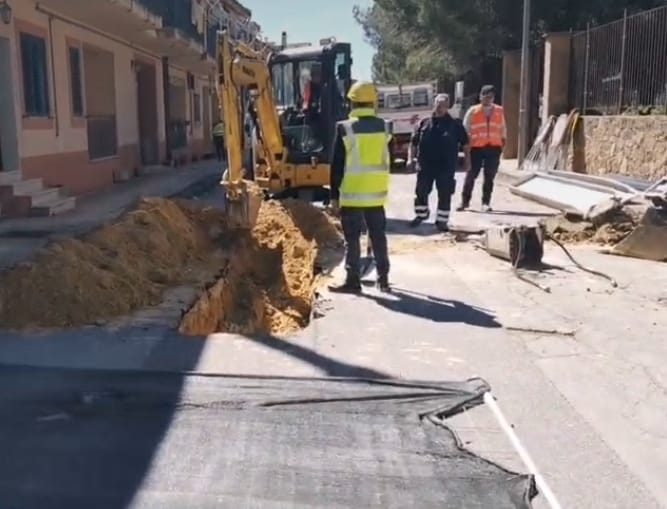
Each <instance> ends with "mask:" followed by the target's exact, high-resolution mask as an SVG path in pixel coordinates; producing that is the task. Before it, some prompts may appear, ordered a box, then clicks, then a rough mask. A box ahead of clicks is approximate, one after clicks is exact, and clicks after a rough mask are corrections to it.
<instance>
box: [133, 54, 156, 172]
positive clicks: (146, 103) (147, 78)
mask: <svg viewBox="0 0 667 509" xmlns="http://www.w3.org/2000/svg"><path fill="white" fill-rule="evenodd" d="M136 69H137V115H138V123H139V150H140V154H141V164H142V165H144V166H146V165H153V164H158V162H159V160H160V149H159V145H158V122H157V97H156V96H157V88H156V86H157V78H156V76H157V71H156V69H155V66H154V65H151V64H149V63H145V62H137V67H136Z"/></svg>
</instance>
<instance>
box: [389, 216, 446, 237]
mask: <svg viewBox="0 0 667 509" xmlns="http://www.w3.org/2000/svg"><path fill="white" fill-rule="evenodd" d="M410 221H411V219H398V218H395V217H388V218H387V230H386V231H387V234H389V235H416V236H420V237H430V236H434V235H442V233H441V232H439V231H438V230H436V228H435V225H434V224H433V223H432V222H430V223H428V222H426V223H423V224H421V225H419V226H418V227H416V228H413V227H411V226H410ZM431 221H432V220H431Z"/></svg>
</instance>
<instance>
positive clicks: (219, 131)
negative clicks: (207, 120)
mask: <svg viewBox="0 0 667 509" xmlns="http://www.w3.org/2000/svg"><path fill="white" fill-rule="evenodd" d="M224 135H225V126H224V124H223V123H222V122H218V123H217V124H215V126H214V127H213V136H224Z"/></svg>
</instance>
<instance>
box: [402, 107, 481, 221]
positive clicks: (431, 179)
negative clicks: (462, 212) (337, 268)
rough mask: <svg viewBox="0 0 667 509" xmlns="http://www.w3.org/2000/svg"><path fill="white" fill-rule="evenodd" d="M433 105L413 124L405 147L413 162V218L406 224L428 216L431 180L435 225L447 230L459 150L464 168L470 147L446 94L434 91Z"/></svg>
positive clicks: (468, 159)
mask: <svg viewBox="0 0 667 509" xmlns="http://www.w3.org/2000/svg"><path fill="white" fill-rule="evenodd" d="M433 106H434V108H433V114H432V115H431V116H430V117H429V118H425V119H423V120H422V121H421V122H420V123H419V124H418V125H417V127H416V129H415V131H414V133H413V134H412V139H411V140H410V146H409V147H408V161H410V162H411V164H416V165H417V185H416V188H415V201H414V207H415V218H414V219H413V220H412V222H411V223H410V226H412V227H413V228H415V227H417V226H419V225H420V224H422V223H423V222H424V221H426V220H427V219H428V217H429V206H428V197H429V195H430V194H431V191H432V190H433V184H434V183H435V186H436V188H437V190H438V211H437V213H436V218H435V226H436V228H437V229H438V230H439V231H441V232H448V231H449V214H450V211H451V207H452V195H453V194H454V192H455V191H456V167H457V165H458V157H459V150H460V149H462V150H463V152H464V154H465V167H466V170H467V168H468V167H469V166H470V147H469V140H468V133H466V130H465V128H464V127H463V123H462V122H461V121H460V120H458V119H455V118H453V117H452V116H451V115H450V114H449V96H448V95H447V94H438V95H437V96H436V97H435V101H434V105H433Z"/></svg>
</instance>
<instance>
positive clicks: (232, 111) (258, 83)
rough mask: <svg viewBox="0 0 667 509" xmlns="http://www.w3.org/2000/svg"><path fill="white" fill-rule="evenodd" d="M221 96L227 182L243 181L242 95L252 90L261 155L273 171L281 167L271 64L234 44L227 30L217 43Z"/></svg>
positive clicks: (221, 34)
mask: <svg viewBox="0 0 667 509" xmlns="http://www.w3.org/2000/svg"><path fill="white" fill-rule="evenodd" d="M218 76H219V79H218V96H219V98H220V107H221V110H222V111H221V113H222V118H223V120H224V125H225V136H226V138H227V147H228V152H229V154H228V155H229V157H228V159H229V160H228V180H229V183H230V184H232V185H236V184H238V183H239V182H241V181H242V180H243V176H244V173H245V171H244V170H247V169H248V168H244V167H243V124H244V118H245V112H244V111H243V106H242V100H241V99H242V96H243V94H244V91H245V90H250V93H251V97H253V102H254V107H255V112H256V114H257V126H258V128H259V133H260V136H261V138H262V147H263V149H264V153H263V154H262V156H263V158H264V160H265V161H266V164H267V166H268V168H269V170H270V169H275V168H276V167H277V166H278V165H280V164H281V162H282V160H283V157H284V153H285V147H284V145H283V137H282V131H281V127H280V119H279V117H278V112H277V109H276V104H275V100H274V97H273V86H272V82H271V73H270V70H269V66H268V63H267V62H266V60H265V59H264V58H262V55H261V54H260V53H258V52H256V51H255V50H253V49H252V48H250V47H249V46H246V45H244V44H242V43H233V42H232V41H231V39H230V37H229V35H228V34H227V32H226V31H224V32H221V33H220V34H219V40H218Z"/></svg>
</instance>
